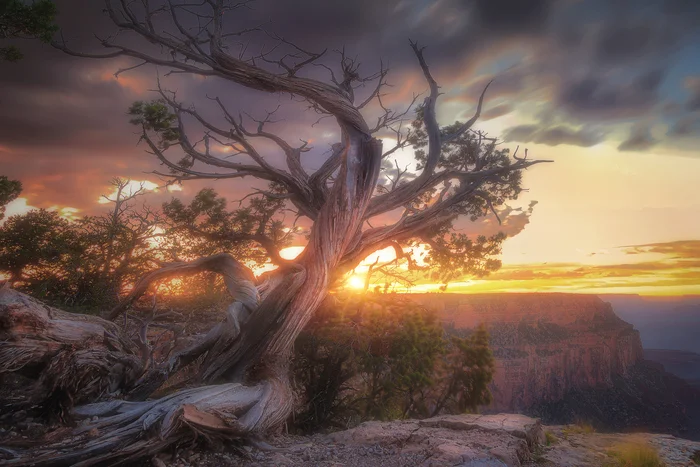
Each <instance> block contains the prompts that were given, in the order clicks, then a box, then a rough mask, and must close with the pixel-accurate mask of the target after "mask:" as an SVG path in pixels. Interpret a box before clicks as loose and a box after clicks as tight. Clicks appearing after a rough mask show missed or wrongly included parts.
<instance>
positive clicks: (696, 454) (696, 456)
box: [690, 450, 700, 465]
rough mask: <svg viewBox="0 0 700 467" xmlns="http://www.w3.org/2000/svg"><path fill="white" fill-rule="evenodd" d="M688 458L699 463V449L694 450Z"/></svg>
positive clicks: (696, 463) (694, 462)
mask: <svg viewBox="0 0 700 467" xmlns="http://www.w3.org/2000/svg"><path fill="white" fill-rule="evenodd" d="M690 460H691V461H693V464H695V465H700V450H698V451H695V452H694V453H693V456H692V457H691V458H690Z"/></svg>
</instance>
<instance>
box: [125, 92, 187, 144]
mask: <svg viewBox="0 0 700 467" xmlns="http://www.w3.org/2000/svg"><path fill="white" fill-rule="evenodd" d="M128 113H129V115H130V116H131V119H130V120H129V123H131V124H132V125H138V126H141V127H142V128H143V129H144V131H153V132H154V133H156V134H157V135H158V136H159V137H160V141H159V143H160V146H161V148H167V147H168V146H170V145H171V144H172V143H174V142H176V141H178V140H179V139H180V130H179V128H178V127H177V126H175V122H176V121H177V116H176V115H175V114H173V113H172V112H171V111H170V107H168V105H167V104H166V103H165V101H164V100H162V99H157V100H153V101H151V102H143V101H137V102H134V103H133V104H131V107H129V111H128Z"/></svg>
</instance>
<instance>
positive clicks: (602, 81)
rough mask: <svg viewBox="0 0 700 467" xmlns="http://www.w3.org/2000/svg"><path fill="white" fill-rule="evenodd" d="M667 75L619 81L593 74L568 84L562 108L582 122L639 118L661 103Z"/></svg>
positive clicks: (651, 72) (650, 73)
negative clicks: (585, 119)
mask: <svg viewBox="0 0 700 467" xmlns="http://www.w3.org/2000/svg"><path fill="white" fill-rule="evenodd" d="M664 73H665V70H662V69H652V70H647V71H643V72H642V73H640V74H637V75H636V76H634V77H631V78H628V79H623V78H618V79H617V80H616V81H613V80H609V79H607V78H604V77H603V76H602V75H600V76H598V75H595V74H590V75H588V76H585V77H584V78H581V79H578V80H573V81H570V82H567V83H565V84H564V85H563V87H562V89H561V91H560V94H559V96H558V104H559V105H561V106H562V107H563V108H564V109H565V110H567V111H568V112H569V113H570V114H571V115H573V116H576V117H578V118H588V119H593V118H595V119H622V118H628V117H638V116H640V115H644V114H646V113H648V112H649V111H651V109H652V108H653V107H654V106H655V105H656V104H657V103H658V102H659V86H660V84H661V81H662V78H663V77H664Z"/></svg>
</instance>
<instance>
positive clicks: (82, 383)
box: [0, 288, 142, 405]
mask: <svg viewBox="0 0 700 467" xmlns="http://www.w3.org/2000/svg"><path fill="white" fill-rule="evenodd" d="M13 372H16V373H19V374H21V375H22V376H25V377H28V378H30V379H32V380H34V381H36V382H37V384H36V387H35V388H34V391H33V394H32V396H33V400H34V401H35V402H40V401H41V399H48V398H51V397H52V396H58V397H59V398H60V399H63V401H64V402H65V403H68V404H69V405H72V403H80V402H91V401H94V400H97V399H99V398H101V397H105V396H108V395H110V394H116V393H121V392H122V391H123V390H124V389H125V388H128V387H130V386H131V385H132V384H133V382H135V381H136V380H137V379H138V377H139V376H140V374H141V372H142V365H141V362H140V360H139V358H138V357H137V349H136V347H135V346H134V345H133V343H132V342H130V341H129V340H128V339H126V338H124V337H123V336H122V334H121V331H120V330H119V328H118V327H117V326H116V325H115V324H114V323H111V322H109V321H105V320H103V319H101V318H98V317H95V316H88V315H80V314H73V313H66V312H64V311H60V310H57V309H55V308H51V307H49V306H46V305H44V304H43V303H41V302H39V301H37V300H34V299H32V298H30V297H28V296H26V295H23V294H21V293H19V292H17V291H14V290H11V289H9V288H3V289H0V374H4V373H13Z"/></svg>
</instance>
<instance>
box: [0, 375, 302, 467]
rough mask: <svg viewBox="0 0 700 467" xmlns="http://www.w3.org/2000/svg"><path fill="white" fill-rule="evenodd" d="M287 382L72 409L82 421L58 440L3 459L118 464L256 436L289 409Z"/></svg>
mask: <svg viewBox="0 0 700 467" xmlns="http://www.w3.org/2000/svg"><path fill="white" fill-rule="evenodd" d="M288 387H289V386H288V384H287V382H284V381H280V380H277V379H275V378H271V379H270V380H268V381H265V382H263V383H260V384H257V385H253V386H244V385H242V384H238V383H231V384H221V385H217V386H204V387H199V388H194V389H188V390H184V391H180V392H178V393H175V394H173V395H170V396H166V397H163V398H161V399H158V400H154V401H147V402H128V401H109V402H100V403H96V404H90V405H86V406H83V407H79V408H77V409H76V410H75V416H76V418H83V419H86V421H87V422H86V423H85V424H84V425H82V426H80V427H79V428H77V429H76V430H75V431H74V432H73V435H74V436H73V437H71V438H70V439H68V440H65V441H63V442H59V443H55V444H52V445H48V446H45V447H42V448H41V449H39V450H34V451H32V452H20V453H19V455H20V457H18V458H16V459H12V460H9V461H7V465H16V466H30V465H33V466H64V465H66V466H67V465H75V466H90V465H120V464H124V463H127V462H129V461H133V460H134V459H138V458H141V457H144V456H149V455H154V454H157V453H158V452H160V451H162V450H163V449H165V448H167V447H168V446H171V445H173V444H176V443H178V442H181V441H184V440H186V439H188V438H191V437H198V436H200V437H204V438H207V439H217V438H219V439H221V438H232V437H235V438H246V437H249V436H254V437H257V436H259V435H260V434H261V433H264V432H265V431H266V430H268V429H269V428H270V427H271V426H274V425H277V424H279V423H281V422H283V421H284V420H285V419H286V418H287V416H288V415H289V412H290V411H291V404H290V402H289V401H291V394H290V393H289V390H288Z"/></svg>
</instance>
